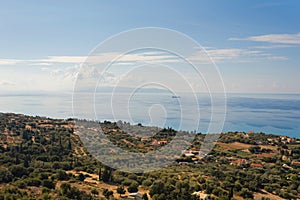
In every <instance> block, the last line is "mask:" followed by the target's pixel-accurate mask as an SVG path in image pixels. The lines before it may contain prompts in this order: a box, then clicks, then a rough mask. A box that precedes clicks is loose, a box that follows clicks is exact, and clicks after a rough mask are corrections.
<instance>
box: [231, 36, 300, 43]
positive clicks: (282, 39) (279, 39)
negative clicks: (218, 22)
mask: <svg viewBox="0 0 300 200" xmlns="http://www.w3.org/2000/svg"><path fill="white" fill-rule="evenodd" d="M229 40H247V41H255V42H268V43H277V44H292V45H297V44H300V33H296V34H267V35H258V36H251V37H247V38H229Z"/></svg>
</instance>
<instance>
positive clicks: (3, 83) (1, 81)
mask: <svg viewBox="0 0 300 200" xmlns="http://www.w3.org/2000/svg"><path fill="white" fill-rule="evenodd" d="M12 85H15V83H14V82H12V81H7V80H0V86H12Z"/></svg>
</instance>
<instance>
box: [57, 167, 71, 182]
mask: <svg viewBox="0 0 300 200" xmlns="http://www.w3.org/2000/svg"><path fill="white" fill-rule="evenodd" d="M57 179H58V180H60V181H63V180H68V179H69V177H68V174H67V173H66V172H65V171H64V170H58V172H57Z"/></svg>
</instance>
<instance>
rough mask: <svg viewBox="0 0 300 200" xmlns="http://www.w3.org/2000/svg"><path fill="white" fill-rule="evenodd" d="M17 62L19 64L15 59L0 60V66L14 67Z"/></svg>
mask: <svg viewBox="0 0 300 200" xmlns="http://www.w3.org/2000/svg"><path fill="white" fill-rule="evenodd" d="M18 62H20V60H16V59H0V65H15V64H17V63H18Z"/></svg>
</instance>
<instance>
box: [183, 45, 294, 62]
mask: <svg viewBox="0 0 300 200" xmlns="http://www.w3.org/2000/svg"><path fill="white" fill-rule="evenodd" d="M206 53H207V54H208V55H209V57H210V58H211V60H212V61H214V62H215V63H223V62H257V61H261V60H287V59H288V58H287V57H285V56H274V55H272V54H268V53H264V52H263V51H257V50H250V49H238V48H228V49H208V50H206ZM189 59H190V60H193V61H196V62H200V63H203V64H207V63H211V60H210V59H209V58H208V57H207V56H206V54H205V52H204V51H201V50H200V51H199V52H197V53H196V54H194V55H192V56H190V57H189Z"/></svg>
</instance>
